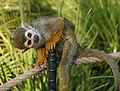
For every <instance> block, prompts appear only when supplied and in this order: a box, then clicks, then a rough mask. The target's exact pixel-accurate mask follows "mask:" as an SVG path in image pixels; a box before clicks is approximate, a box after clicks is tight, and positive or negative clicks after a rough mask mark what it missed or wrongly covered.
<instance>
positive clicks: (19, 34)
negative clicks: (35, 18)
mask: <svg viewBox="0 0 120 91" xmlns="http://www.w3.org/2000/svg"><path fill="white" fill-rule="evenodd" d="M13 41H14V45H15V46H16V47H17V48H18V49H28V48H35V49H37V48H38V47H40V46H42V45H43V37H42V36H41V34H40V33H39V32H38V31H37V30H36V29H35V28H33V27H32V26H30V25H27V24H26V23H22V26H21V27H19V28H17V29H16V31H15V32H14V35H13Z"/></svg>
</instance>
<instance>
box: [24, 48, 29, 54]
mask: <svg viewBox="0 0 120 91" xmlns="http://www.w3.org/2000/svg"><path fill="white" fill-rule="evenodd" d="M29 49H30V48H25V49H24V50H23V51H22V53H24V52H26V51H27V50H29Z"/></svg>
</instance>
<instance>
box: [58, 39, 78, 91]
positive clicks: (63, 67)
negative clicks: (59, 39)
mask: <svg viewBox="0 0 120 91" xmlns="http://www.w3.org/2000/svg"><path fill="white" fill-rule="evenodd" d="M75 50H76V47H75V45H74V44H72V43H70V42H69V41H66V42H65V43H64V48H63V53H62V58H61V61H60V64H59V91H69V87H68V85H69V71H70V65H71V62H72V61H73V56H74V54H75Z"/></svg>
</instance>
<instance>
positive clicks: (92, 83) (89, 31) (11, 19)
mask: <svg viewBox="0 0 120 91" xmlns="http://www.w3.org/2000/svg"><path fill="white" fill-rule="evenodd" d="M119 14H120V1H119V0H94V1H93V0H1V4H0V84H4V83H5V82H7V81H9V80H11V79H12V78H14V77H16V76H18V75H20V74H22V73H24V72H26V71H27V70H29V69H30V65H31V64H32V63H35V61H36V52H35V51H34V50H33V49H30V50H28V51H27V52H25V53H24V54H22V53H21V51H20V50H18V49H16V48H15V47H14V45H13V42H12V37H13V32H14V31H15V29H16V28H17V27H19V26H20V24H21V22H22V21H25V22H27V23H30V22H31V21H32V20H33V19H35V18H37V17H40V16H61V17H63V18H66V19H67V20H69V22H70V25H71V27H72V26H74V28H73V30H75V31H74V32H75V34H76V38H77V41H78V43H79V44H80V45H81V46H82V47H86V48H92V49H99V50H104V51H106V52H116V51H119V49H120V46H119V39H120V38H119V28H120V27H119V24H120V21H119V20H120V17H119ZM118 63H119V60H118ZM111 76H112V71H111V69H110V67H109V66H108V65H107V64H106V63H97V64H87V65H80V66H73V67H72V68H71V74H70V91H89V90H91V91H95V90H97V91H105V90H109V91H113V89H114V80H113V77H111ZM47 85H48V83H47V71H45V72H43V76H42V77H38V76H33V77H31V78H29V79H27V80H26V81H24V82H22V83H20V84H18V85H17V86H15V87H13V88H11V89H12V90H21V91H22V90H25V91H33V90H35V91H37V90H39V91H47V89H48V86H47ZM57 91H58V77H57Z"/></svg>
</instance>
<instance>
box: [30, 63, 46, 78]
mask: <svg viewBox="0 0 120 91" xmlns="http://www.w3.org/2000/svg"><path fill="white" fill-rule="evenodd" d="M43 64H44V63H36V64H31V68H32V69H33V68H34V67H37V68H41V67H40V66H41V65H43ZM36 75H37V76H42V73H41V72H38V73H37V74H36Z"/></svg>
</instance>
